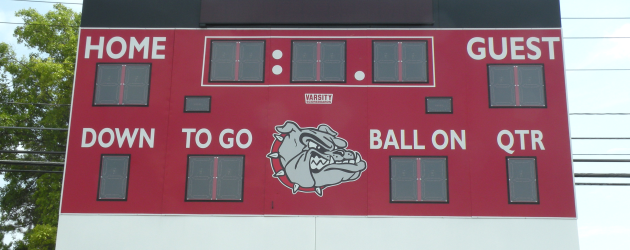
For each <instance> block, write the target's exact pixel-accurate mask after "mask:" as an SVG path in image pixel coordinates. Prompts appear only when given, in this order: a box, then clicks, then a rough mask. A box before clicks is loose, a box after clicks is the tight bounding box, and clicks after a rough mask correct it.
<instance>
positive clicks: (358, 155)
mask: <svg viewBox="0 0 630 250" xmlns="http://www.w3.org/2000/svg"><path fill="white" fill-rule="evenodd" d="M355 161H356V162H357V163H359V162H360V161H361V155H360V154H359V153H358V152H357V158H356V159H355Z"/></svg>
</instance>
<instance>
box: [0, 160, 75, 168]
mask: <svg viewBox="0 0 630 250" xmlns="http://www.w3.org/2000/svg"><path fill="white" fill-rule="evenodd" d="M0 164H8V165H31V166H58V167H63V166H64V163H63V162H54V161H15V160H0Z"/></svg>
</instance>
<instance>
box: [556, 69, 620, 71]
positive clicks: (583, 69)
mask: <svg viewBox="0 0 630 250" xmlns="http://www.w3.org/2000/svg"><path fill="white" fill-rule="evenodd" d="M596 70H630V69H565V70H564V71H596Z"/></svg>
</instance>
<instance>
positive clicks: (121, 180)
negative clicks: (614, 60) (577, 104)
mask: <svg viewBox="0 0 630 250" xmlns="http://www.w3.org/2000/svg"><path fill="white" fill-rule="evenodd" d="M568 128H569V126H568V115H567V99H566V89H565V77H564V66H563V55H562V41H561V31H560V29H292V28H288V29H237V28H233V29H229V28H226V29H98V28H83V29H81V33H80V39H79V51H78V62H77V68H76V79H75V85H74V94H73V101H72V114H71V126H70V132H69V139H68V140H69V142H68V154H67V164H66V171H65V177H64V186H63V197H62V206H61V214H62V217H63V215H68V216H69V215H73V214H88V215H89V214H93V215H108V214H116V215H128V216H134V215H161V216H162V217H164V216H168V215H181V216H187V217H186V218H191V217H190V216H192V217H195V218H206V217H204V216H207V215H211V216H219V217H220V218H224V217H225V216H227V217H225V218H241V217H230V216H234V215H241V216H253V217H256V218H267V216H281V217H284V216H288V217H287V218H295V220H299V218H302V217H291V216H344V218H345V217H350V218H355V217H356V218H361V217H368V218H370V217H383V218H391V219H392V220H396V218H408V217H409V216H411V217H413V218H423V217H426V216H430V217H429V218H451V217H452V218H485V217H493V218H494V217H498V218H525V217H527V218H532V217H534V219H535V218H540V219H544V218H555V220H559V221H562V220H566V219H571V218H573V219H575V217H576V211H575V201H574V199H575V198H574V190H573V177H572V165H571V152H570V144H569V142H570V140H569V130H568ZM221 216H223V217H221ZM353 216H354V217H353ZM66 217H67V216H66ZM67 218H70V217H67ZM92 218H95V217H92ZM165 218H166V217H165ZM323 218H324V221H323V222H322V223H324V224H323V225H325V221H326V218H328V217H323ZM330 218H336V217H330ZM71 220H72V219H66V220H63V221H62V222H61V225H64V223H68V225H69V224H71V223H70V222H69V221H71ZM234 220H240V219H234ZM238 223H243V222H238ZM296 223H298V222H296ZM318 223H319V222H318ZM492 223H494V222H492ZM545 223H547V222H544V223H543V222H541V224H537V225H539V226H533V227H531V228H530V229H532V230H534V231H536V230H542V229H541V228H544V227H545V226H544V225H547V224H545ZM571 223H573V224H570V226H568V227H567V228H569V229H570V230H569V231H570V232H569V233H567V235H569V236H566V237H565V238H563V239H560V240H558V241H557V242H556V243H558V242H560V243H558V244H561V245H562V244H565V243H566V242H572V243H571V244H577V243H576V242H577V240H576V236H575V235H573V234H575V232H576V231H575V230H576V229H575V221H574V220H573V221H571ZM246 224H247V223H245V224H244V225H246ZM403 224H404V223H403ZM283 225H284V224H283ZM318 225H319V224H318ZM353 225H354V224H353ZM374 225H376V224H374ZM397 225H398V224H397ZM355 226H357V225H355ZM357 227H360V226H357ZM454 227H455V226H454ZM457 227H459V226H457ZM331 228H332V227H331ZM340 228H344V227H340ZM474 228H475V226H470V227H468V229H467V230H472V231H474ZM500 228H501V227H500V226H498V227H496V228H495V229H497V230H499V231H500ZM552 228H553V227H552ZM556 229H558V228H556ZM331 230H332V229H331ZM339 230H341V229H339ZM488 230H490V229H488ZM492 230H494V229H492ZM492 230H490V231H492ZM554 230H555V229H554ZM560 230H562V229H560ZM571 230H574V231H575V232H574V231H571ZM542 231H544V230H542ZM542 231H541V232H542ZM515 233H517V232H515ZM526 235H527V234H526ZM60 237H61V236H60ZM322 237H324V236H322ZM554 237H555V236H554ZM446 238H448V237H446ZM560 238H562V237H560ZM318 239H319V236H318ZM566 239H569V240H566ZM565 240H566V241H565ZM549 241H553V240H549ZM540 242H545V240H541V241H540ZM540 242H539V243H540ZM563 242H564V243H563ZM539 243H536V244H539ZM60 244H61V243H60ZM305 244H306V243H305ZM308 244H310V243H308ZM308 244H307V245H308ZM322 244H324V246H325V243H322ZM536 244H533V245H532V244H530V245H529V246H540V245H536ZM540 244H542V243H540ZM554 244H555V243H554ZM333 245H334V244H333ZM333 245H331V246H333ZM342 245H343V244H342ZM473 245H474V244H473ZM552 245H553V244H552ZM393 246H406V245H404V244H403V245H396V244H394V245H393ZM504 246H507V245H504ZM471 249H472V248H471Z"/></svg>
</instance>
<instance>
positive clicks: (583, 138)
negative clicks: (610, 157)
mask: <svg viewBox="0 0 630 250" xmlns="http://www.w3.org/2000/svg"><path fill="white" fill-rule="evenodd" d="M571 140H630V137H571Z"/></svg>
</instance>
